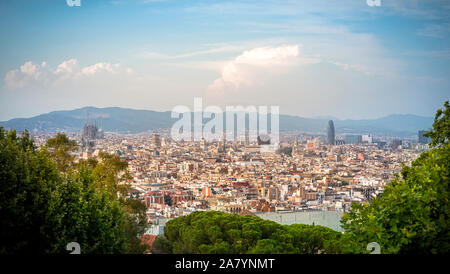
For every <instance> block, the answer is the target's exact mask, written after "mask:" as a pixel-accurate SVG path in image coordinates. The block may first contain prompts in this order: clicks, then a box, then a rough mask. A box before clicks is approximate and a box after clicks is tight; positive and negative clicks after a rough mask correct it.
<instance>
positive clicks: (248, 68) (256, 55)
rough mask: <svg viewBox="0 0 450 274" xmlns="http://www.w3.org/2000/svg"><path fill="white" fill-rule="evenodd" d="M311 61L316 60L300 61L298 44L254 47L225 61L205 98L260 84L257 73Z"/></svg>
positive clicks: (314, 60)
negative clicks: (218, 76)
mask: <svg viewBox="0 0 450 274" xmlns="http://www.w3.org/2000/svg"><path fill="white" fill-rule="evenodd" d="M315 62H318V60H317V59H313V58H306V57H305V58H300V46H299V45H284V46H277V47H269V46H266V47H258V48H254V49H251V50H247V51H244V52H243V53H242V54H241V55H239V56H237V57H236V58H235V59H234V60H232V61H229V62H226V63H225V65H224V66H223V68H222V72H221V77H220V78H218V79H216V80H215V81H214V82H213V83H212V84H211V85H209V86H208V88H207V91H206V93H207V95H209V96H215V95H223V94H224V93H225V92H227V91H236V90H237V89H239V88H240V87H245V86H252V85H254V84H255V83H256V82H259V83H261V82H263V81H264V78H260V77H259V76H261V74H265V73H269V74H272V75H273V74H279V73H283V72H284V71H285V69H289V68H292V67H293V66H296V65H299V64H301V63H315Z"/></svg>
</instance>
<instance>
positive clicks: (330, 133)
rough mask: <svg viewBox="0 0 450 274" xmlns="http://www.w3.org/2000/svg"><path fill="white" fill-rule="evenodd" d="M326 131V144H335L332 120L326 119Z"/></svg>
mask: <svg viewBox="0 0 450 274" xmlns="http://www.w3.org/2000/svg"><path fill="white" fill-rule="evenodd" d="M327 133H328V138H327V141H328V144H329V145H335V144H336V141H335V132H334V123H333V120H330V121H328V128H327Z"/></svg>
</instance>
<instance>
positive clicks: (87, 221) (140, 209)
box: [0, 127, 147, 254]
mask: <svg viewBox="0 0 450 274" xmlns="http://www.w3.org/2000/svg"><path fill="white" fill-rule="evenodd" d="M47 148H49V150H47ZM74 148H75V143H74V142H73V141H70V140H69V139H68V138H67V136H65V135H64V134H58V135H57V137H55V138H52V139H49V141H48V142H47V145H46V146H44V147H42V148H41V149H40V150H36V147H35V146H34V144H33V140H32V139H31V138H30V136H29V134H28V132H27V131H25V132H23V133H22V135H21V136H20V137H18V136H17V134H16V132H15V131H14V130H12V131H9V132H8V131H5V130H4V129H3V128H1V127H0V166H1V169H0V216H2V218H1V219H0V225H1V235H0V253H7V254H11V253H33V254H36V253H66V252H67V251H66V245H67V243H69V242H73V241H75V242H78V243H79V244H80V245H81V252H82V253H85V254H88V253H142V252H143V250H145V248H146V247H145V246H142V245H141V244H140V240H139V236H140V235H142V234H143V232H144V230H145V228H146V225H147V223H146V215H145V205H143V203H142V202H141V201H138V200H129V199H124V198H123V196H120V195H118V191H119V190H120V189H121V188H120V186H118V183H119V181H120V179H121V178H123V176H125V175H126V172H125V171H124V169H126V162H125V163H124V162H121V161H120V159H118V158H115V157H113V156H108V155H106V154H105V155H102V157H101V159H100V160H101V163H100V162H99V161H96V160H92V159H90V160H87V161H81V162H80V163H79V164H77V165H74V164H73V163H72V162H71V160H69V157H68V155H70V154H69V152H70V151H73V149H74ZM105 185H106V187H103V186H105Z"/></svg>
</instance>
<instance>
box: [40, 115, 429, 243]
mask: <svg viewBox="0 0 450 274" xmlns="http://www.w3.org/2000/svg"><path fill="white" fill-rule="evenodd" d="M325 130H326V134H322V135H320V134H305V133H299V132H284V133H281V143H280V149H278V150H277V151H276V152H261V149H260V147H261V142H260V140H259V139H258V141H257V142H253V143H251V142H250V141H249V138H248V136H247V138H241V139H243V140H242V141H225V142H224V141H223V140H219V141H206V140H205V139H202V140H201V141H199V142H194V141H180V142H176V141H174V140H172V139H171V138H170V134H169V131H168V130H166V129H161V130H157V131H155V132H153V133H152V132H150V133H145V134H133V135H123V134H113V133H104V132H103V130H102V129H101V128H100V129H99V128H98V127H97V124H96V123H94V122H92V121H89V119H88V122H87V123H86V125H85V127H84V130H83V132H79V133H72V134H69V136H70V138H73V139H74V140H77V142H78V143H79V149H78V151H77V152H76V153H75V155H74V156H75V162H77V161H79V159H88V158H89V157H94V158H95V157H97V156H98V155H99V153H100V152H101V151H103V152H106V153H109V154H115V155H118V156H120V159H122V160H124V161H127V162H128V171H129V172H130V175H131V177H132V179H131V180H130V181H129V182H128V183H130V184H131V186H132V187H133V188H132V191H131V192H130V193H129V195H130V196H131V197H133V198H138V199H140V200H141V201H142V202H143V203H145V205H146V207H147V216H148V221H149V223H150V224H151V226H150V229H149V230H148V231H147V233H148V234H153V235H162V234H163V233H164V224H165V223H166V222H167V221H168V220H170V219H172V218H175V217H179V216H183V215H187V214H189V213H191V212H194V211H198V210H216V211H222V212H227V213H237V214H254V215H258V216H260V217H261V218H265V219H270V220H273V221H276V222H279V223H281V224H285V223H292V222H295V223H306V224H312V223H314V222H315V223H316V224H321V225H324V226H328V227H330V228H332V229H335V230H338V231H341V230H342V229H341V227H340V224H339V222H340V219H341V218H340V217H341V216H342V214H343V213H346V212H348V210H349V209H350V207H351V203H352V202H356V203H364V202H368V201H370V200H372V199H373V198H374V197H376V196H378V195H379V194H381V193H382V191H383V188H384V186H385V185H386V184H387V183H389V182H390V181H391V180H392V179H393V178H394V177H395V175H396V174H397V173H399V172H400V171H401V169H402V166H403V165H409V164H410V163H411V161H413V160H414V159H416V158H417V156H418V155H419V154H420V153H421V152H423V151H425V150H427V148H428V145H427V143H428V142H429V139H428V138H426V137H423V136H422V135H423V133H424V131H419V132H418V136H417V137H415V138H414V137H410V138H402V139H400V138H393V137H383V136H377V137H375V136H373V135H370V134H368V135H340V134H339V133H338V134H337V136H336V133H335V129H334V124H333V121H331V120H330V121H329V124H328V127H327V128H326V129H324V131H325ZM52 136H54V134H50V133H34V135H33V137H34V139H35V140H36V143H37V145H41V144H44V143H45V142H46V140H47V139H48V138H50V137H52ZM318 211H320V213H319V212H318ZM292 214H294V215H292ZM318 214H319V215H318ZM291 215H292V216H291ZM293 218H295V220H294V219H293Z"/></svg>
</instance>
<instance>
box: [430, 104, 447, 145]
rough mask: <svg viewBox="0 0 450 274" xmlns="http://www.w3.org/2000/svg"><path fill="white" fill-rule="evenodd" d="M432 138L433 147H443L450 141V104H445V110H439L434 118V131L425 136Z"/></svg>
mask: <svg viewBox="0 0 450 274" xmlns="http://www.w3.org/2000/svg"><path fill="white" fill-rule="evenodd" d="M424 136H425V137H430V138H431V145H432V146H443V145H446V144H448V143H449V140H450V104H449V102H448V101H446V102H445V103H444V109H438V110H437V112H436V115H435V117H434V123H433V129H431V130H430V131H428V132H426V133H425V134H424Z"/></svg>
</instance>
